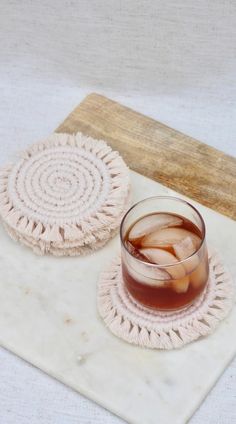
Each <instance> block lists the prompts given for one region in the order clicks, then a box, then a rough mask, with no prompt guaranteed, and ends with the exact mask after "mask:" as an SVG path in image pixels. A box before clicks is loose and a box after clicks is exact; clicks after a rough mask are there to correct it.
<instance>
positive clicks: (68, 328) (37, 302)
mask: <svg viewBox="0 0 236 424" xmlns="http://www.w3.org/2000/svg"><path fill="white" fill-rule="evenodd" d="M132 185H133V201H137V200H139V199H141V198H144V197H148V196H151V195H158V194H174V192H173V191H171V190H169V189H167V188H165V187H163V186H162V185H160V184H158V183H156V182H154V181H152V180H149V179H147V178H145V177H143V176H141V175H139V174H136V173H134V172H132ZM182 197H183V196H182ZM192 203H194V204H195V205H196V206H197V207H198V208H199V210H200V211H201V213H202V214H203V217H204V219H205V221H206V226H207V230H208V231H207V239H208V243H209V244H212V245H214V246H215V247H216V248H217V249H218V250H220V251H221V254H222V256H223V258H224V260H225V263H226V264H227V265H228V267H229V269H230V271H231V273H232V274H233V275H234V276H235V281H236V261H235V257H236V256H235V254H236V252H235V239H236V238H235V237H236V222H234V221H232V220H230V219H229V218H226V217H224V216H222V215H220V214H218V213H216V212H214V211H212V210H209V209H207V208H205V207H203V206H201V205H198V204H197V203H196V202H192ZM118 250H119V239H118V237H116V238H115V239H114V240H112V241H111V242H109V243H108V244H107V246H106V247H105V248H103V249H102V250H100V251H99V252H96V253H94V254H92V255H90V256H87V257H84V258H52V257H37V256H35V255H34V254H33V253H32V252H31V251H30V250H28V249H27V248H25V247H22V246H19V245H18V244H17V243H15V242H13V241H12V240H10V239H9V238H8V236H7V235H6V234H5V232H4V230H3V228H2V227H0V270H1V272H0V306H1V307H0V344H1V345H2V346H3V347H5V348H7V349H9V350H11V351H12V352H14V353H15V354H17V355H19V356H21V357H22V358H24V359H25V360H27V361H29V362H30V363H32V364H33V365H35V366H37V367H39V368H40V369H42V370H43V371H45V372H46V373H48V374H49V375H51V376H52V377H55V378H57V379H58V380H60V381H61V382H63V383H65V384H67V385H68V386H70V387H72V388H73V389H75V390H77V391H78V392H80V393H81V394H83V395H85V396H87V397H89V398H90V399H92V400H94V401H96V402H97V403H99V404H100V405H102V406H104V407H105V408H107V409H109V410H110V411H112V412H114V413H115V414H117V415H119V416H120V417H122V418H123V419H125V420H127V422H129V423H133V424H156V423H160V424H172V423H174V424H183V423H185V422H186V421H187V420H188V419H189V418H190V416H191V415H192V414H193V413H194V411H195V410H196V408H197V407H198V405H199V404H200V403H201V402H202V401H203V399H204V398H205V396H206V395H207V393H208V391H209V390H210V389H211V387H212V386H213V385H214V383H215V382H216V380H217V379H218V377H219V376H220V374H221V373H222V372H223V370H224V369H225V367H226V366H227V364H228V363H229V362H230V361H231V359H232V358H233V356H234V355H235V353H236V338H235V337H234V333H235V328H236V308H235V307H234V309H233V311H232V312H231V314H230V315H229V317H228V318H227V319H226V320H224V321H223V322H222V323H221V324H220V326H219V327H218V329H217V330H216V331H215V333H214V334H212V335H211V336H209V337H208V338H206V339H202V340H200V341H197V342H195V343H192V344H191V345H188V346H186V347H185V348H183V349H181V350H178V351H169V352H165V351H164V352H163V351H153V350H145V349H141V348H138V347H135V346H132V345H129V344H127V343H125V342H123V341H121V340H119V339H118V338H116V337H114V336H113V335H112V334H111V333H110V332H109V331H108V330H107V329H106V328H105V326H104V325H103V322H102V321H101V320H100V318H99V317H98V314H97V309H96V282H97V278H98V275H99V272H100V271H101V270H102V268H103V267H104V265H106V263H107V262H108V261H109V260H110V259H111V258H112V257H113V256H114V255H115V254H116V252H118Z"/></svg>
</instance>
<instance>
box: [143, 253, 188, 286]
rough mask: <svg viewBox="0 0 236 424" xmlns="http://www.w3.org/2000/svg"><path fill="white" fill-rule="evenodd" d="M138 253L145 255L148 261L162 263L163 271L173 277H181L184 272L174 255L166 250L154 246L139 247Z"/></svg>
mask: <svg viewBox="0 0 236 424" xmlns="http://www.w3.org/2000/svg"><path fill="white" fill-rule="evenodd" d="M140 253H141V254H142V255H144V256H146V258H147V259H149V261H151V262H153V263H155V264H157V265H163V268H164V269H165V271H167V272H168V274H170V275H171V277H172V278H174V279H176V278H183V277H184V276H185V274H186V273H185V269H184V267H183V265H181V264H179V263H178V260H177V259H176V257H175V256H174V255H172V253H169V252H167V251H166V250H162V249H156V248H152V249H140ZM168 265H170V266H168Z"/></svg>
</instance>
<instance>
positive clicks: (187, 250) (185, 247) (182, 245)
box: [173, 236, 199, 273]
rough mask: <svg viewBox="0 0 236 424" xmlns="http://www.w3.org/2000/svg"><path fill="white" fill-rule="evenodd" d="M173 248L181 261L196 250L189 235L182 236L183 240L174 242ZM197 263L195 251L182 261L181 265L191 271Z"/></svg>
mask: <svg viewBox="0 0 236 424" xmlns="http://www.w3.org/2000/svg"><path fill="white" fill-rule="evenodd" d="M173 248H174V251H175V254H176V256H177V258H178V259H179V260H181V261H182V260H184V259H186V258H189V256H191V255H192V254H193V253H194V252H195V250H196V248H195V245H194V243H193V241H192V239H191V237H189V236H188V237H186V238H184V239H183V240H180V241H179V242H178V243H176V244H174V245H173ZM198 264H199V258H198V255H197V253H196V254H195V255H193V256H191V258H189V259H187V260H186V261H184V262H183V266H184V268H185V269H186V271H187V272H188V273H189V272H192V271H193V270H194V269H195V268H196V267H197V266H198Z"/></svg>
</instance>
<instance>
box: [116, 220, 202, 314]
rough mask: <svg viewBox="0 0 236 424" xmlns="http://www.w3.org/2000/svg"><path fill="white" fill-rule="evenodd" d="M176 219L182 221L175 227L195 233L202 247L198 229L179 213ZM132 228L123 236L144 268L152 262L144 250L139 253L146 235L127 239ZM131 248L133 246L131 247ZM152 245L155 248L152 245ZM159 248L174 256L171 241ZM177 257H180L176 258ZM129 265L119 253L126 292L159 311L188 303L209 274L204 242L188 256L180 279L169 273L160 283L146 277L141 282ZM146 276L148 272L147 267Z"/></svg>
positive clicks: (165, 268) (127, 245) (199, 292)
mask: <svg viewBox="0 0 236 424" xmlns="http://www.w3.org/2000/svg"><path fill="white" fill-rule="evenodd" d="M174 216H178V215H174ZM179 218H181V220H182V224H181V225H179V226H178V228H182V229H184V230H187V231H189V232H190V233H192V234H195V235H196V236H198V238H199V245H200V246H201V241H202V237H203V235H202V234H201V231H200V230H199V229H198V228H197V226H196V225H195V224H193V223H192V222H191V221H190V220H188V219H186V218H184V217H182V216H179ZM141 219H142V218H141ZM132 227H133V226H131V228H130V229H129V230H128V231H127V233H126V234H125V237H124V243H125V245H126V248H127V250H129V252H130V253H131V254H133V252H135V254H134V255H133V257H134V258H135V259H136V260H137V261H139V259H141V261H142V262H143V266H144V267H145V262H148V263H154V262H153V261H150V260H149V259H147V258H146V257H145V256H143V253H141V252H140V251H141V250H142V241H143V239H144V237H145V236H142V237H140V238H137V239H135V240H134V239H130V238H129V234H130V231H131V229H132ZM130 247H132V248H131V249H130ZM153 247H154V248H155V246H153ZM158 247H160V246H158ZM161 249H163V250H165V251H168V252H169V253H171V254H172V255H175V256H176V252H175V250H174V247H173V245H171V244H169V245H163V246H162V247H161ZM137 253H138V256H137ZM126 255H127V253H126ZM139 255H140V256H139ZM176 259H177V260H180V259H179V258H176ZM134 262H135V261H134ZM134 266H135V265H134V264H132V268H134ZM158 266H159V265H158ZM177 266H178V264H177ZM180 266H181V267H182V266H183V265H180ZM185 266H186V265H185ZM132 268H131V266H130V264H129V261H128V260H126V259H125V256H124V255H122V272H123V279H124V282H125V285H126V287H127V289H128V291H129V293H130V294H131V295H132V296H133V298H134V299H135V300H136V301H138V302H139V303H141V304H143V305H144V306H147V307H151V308H155V309H158V310H165V311H170V310H176V309H180V308H183V307H186V306H187V305H189V304H191V303H192V302H193V301H194V300H195V299H196V298H197V297H198V296H199V295H200V294H201V293H202V291H203V290H204V287H205V285H206V283H207V280H208V273H209V268H208V254H207V249H206V247H205V245H203V246H201V248H200V249H199V252H197V253H195V254H194V255H193V256H192V259H191V256H190V257H189V260H188V266H186V268H187V269H185V275H184V276H181V278H179V279H177V278H173V276H171V275H170V276H169V278H167V279H166V280H165V281H163V280H162V281H161V284H159V282H158V281H157V284H156V285H155V284H154V285H153V284H151V285H149V284H148V282H147V278H146V276H145V277H144V281H142V275H141V274H139V276H138V278H135V277H134V275H133V272H132ZM163 269H164V270H165V271H167V272H168V266H166V267H164V266H163ZM181 269H182V268H181ZM146 275H148V270H147V274H146ZM152 281H153V280H152Z"/></svg>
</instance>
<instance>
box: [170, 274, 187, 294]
mask: <svg viewBox="0 0 236 424" xmlns="http://www.w3.org/2000/svg"><path fill="white" fill-rule="evenodd" d="M188 286H189V277H188V276H187V275H186V276H185V277H184V278H181V279H179V280H175V281H172V282H171V287H172V289H173V290H174V291H175V292H176V293H186V291H187V290H188Z"/></svg>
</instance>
